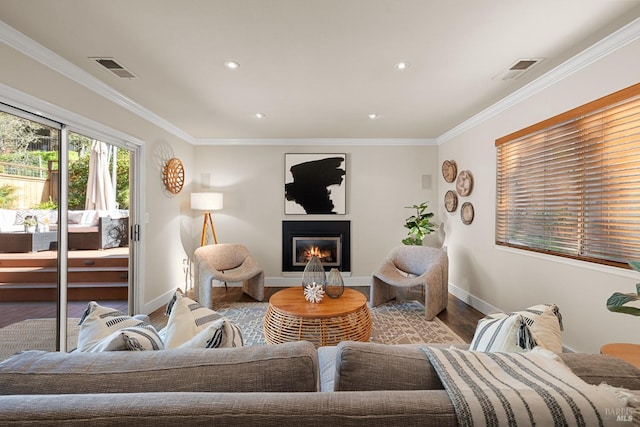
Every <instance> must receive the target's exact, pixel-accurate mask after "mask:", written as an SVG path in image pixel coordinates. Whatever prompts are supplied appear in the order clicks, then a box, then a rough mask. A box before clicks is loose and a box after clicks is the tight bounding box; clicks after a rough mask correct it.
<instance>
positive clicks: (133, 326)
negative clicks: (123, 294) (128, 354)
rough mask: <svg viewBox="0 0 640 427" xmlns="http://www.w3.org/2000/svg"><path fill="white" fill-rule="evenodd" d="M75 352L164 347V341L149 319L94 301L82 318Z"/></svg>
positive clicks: (159, 348)
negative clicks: (130, 314)
mask: <svg viewBox="0 0 640 427" xmlns="http://www.w3.org/2000/svg"><path fill="white" fill-rule="evenodd" d="M79 324H80V332H79V334H78V347H77V350H76V351H81V352H97V351H119V350H161V349H163V348H164V344H163V343H162V340H161V339H160V336H159V335H158V332H157V331H156V329H155V328H154V327H153V326H152V325H150V324H149V323H148V322H147V321H145V320H141V319H139V318H136V317H132V316H128V315H126V314H125V313H123V312H121V311H119V310H116V309H113V308H110V307H104V306H101V305H99V304H98V303H96V302H95V301H91V302H90V303H89V304H88V305H87V309H86V310H85V312H84V314H83V315H82V318H81V319H80V323H79Z"/></svg>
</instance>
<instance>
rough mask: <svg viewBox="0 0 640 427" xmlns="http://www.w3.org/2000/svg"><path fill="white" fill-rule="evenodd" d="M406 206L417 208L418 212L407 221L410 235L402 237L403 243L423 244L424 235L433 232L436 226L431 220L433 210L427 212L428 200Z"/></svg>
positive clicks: (406, 225)
mask: <svg viewBox="0 0 640 427" xmlns="http://www.w3.org/2000/svg"><path fill="white" fill-rule="evenodd" d="M405 208H406V209H415V210H416V213H415V215H411V216H410V217H409V218H407V219H406V221H405V224H404V227H405V228H407V229H408V230H409V235H408V236H407V237H406V238H404V239H402V243H403V244H405V245H418V246H422V240H424V237H425V236H426V235H427V234H431V233H432V232H433V231H434V230H435V228H436V224H434V223H432V222H431V221H430V219H431V218H432V217H433V212H425V211H426V210H427V202H422V203H420V204H419V205H413V206H405Z"/></svg>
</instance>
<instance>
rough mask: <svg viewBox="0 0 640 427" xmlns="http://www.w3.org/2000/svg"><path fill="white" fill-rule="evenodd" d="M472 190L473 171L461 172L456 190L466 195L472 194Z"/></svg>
mask: <svg viewBox="0 0 640 427" xmlns="http://www.w3.org/2000/svg"><path fill="white" fill-rule="evenodd" d="M471 190H473V177H472V176H471V172H470V171H462V172H460V174H459V175H458V180H457V181H456V191H457V192H458V194H459V195H461V196H462V197H465V196H468V195H469V194H471Z"/></svg>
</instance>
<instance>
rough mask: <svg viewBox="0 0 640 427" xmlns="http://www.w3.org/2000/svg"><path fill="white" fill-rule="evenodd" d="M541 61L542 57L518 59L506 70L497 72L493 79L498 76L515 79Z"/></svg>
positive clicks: (503, 78) (501, 78)
mask: <svg viewBox="0 0 640 427" xmlns="http://www.w3.org/2000/svg"><path fill="white" fill-rule="evenodd" d="M541 61H542V58H527V59H518V60H517V61H516V62H514V63H513V64H512V65H511V66H510V67H509V68H507V70H506V71H503V72H502V73H500V74H498V75H497V76H496V77H494V79H495V78H499V79H500V80H515V79H517V78H518V77H520V76H522V75H523V74H524V73H525V72H527V71H529V70H530V69H531V68H533V67H534V66H535V65H536V64H537V63H539V62H541Z"/></svg>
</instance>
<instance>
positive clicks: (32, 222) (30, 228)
mask: <svg viewBox="0 0 640 427" xmlns="http://www.w3.org/2000/svg"><path fill="white" fill-rule="evenodd" d="M37 225H38V220H37V219H36V217H35V216H33V215H27V216H25V217H24V231H25V232H27V233H35V232H36V226H37Z"/></svg>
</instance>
